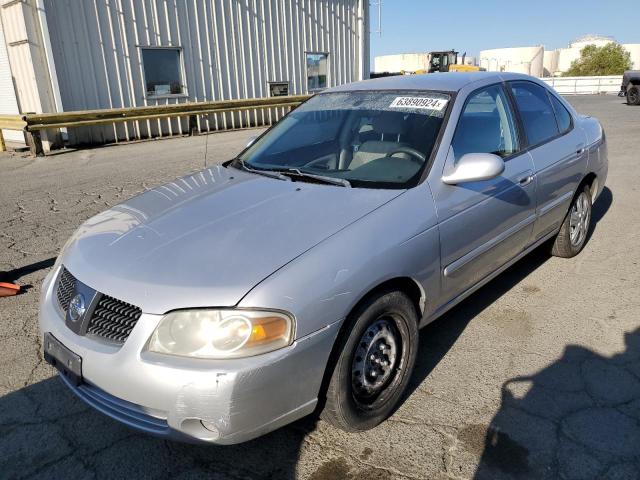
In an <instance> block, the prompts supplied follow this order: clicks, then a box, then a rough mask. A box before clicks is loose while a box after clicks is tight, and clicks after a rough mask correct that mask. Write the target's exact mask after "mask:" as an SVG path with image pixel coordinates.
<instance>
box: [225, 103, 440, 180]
mask: <svg viewBox="0 0 640 480" xmlns="http://www.w3.org/2000/svg"><path fill="white" fill-rule="evenodd" d="M449 99H450V97H449V95H446V94H443V93H438V92H426V91H420V92H413V91H411V92H408V91H403V92H366V91H358V92H338V93H324V94H320V95H316V96H314V97H312V98H311V99H310V100H309V101H307V102H305V103H304V104H302V105H301V106H300V107H298V108H297V109H296V110H294V111H293V112H291V113H290V114H289V115H287V116H286V117H285V118H284V119H282V120H281V121H280V122H279V123H278V124H277V125H275V126H274V127H273V128H272V129H271V130H269V131H268V132H267V133H266V134H265V135H263V136H262V137H261V138H260V139H258V140H257V141H256V142H255V143H254V144H253V145H251V147H249V148H248V149H247V150H245V151H244V152H243V153H242V154H241V155H240V156H239V157H238V158H237V159H236V160H235V162H234V163H232V165H233V166H235V167H237V168H245V169H247V170H248V169H251V170H253V171H260V170H270V171H278V172H281V173H283V174H285V175H287V176H290V178H292V179H293V180H296V181H312V182H316V183H332V184H336V185H339V184H342V185H350V186H352V187H365V188H409V187H411V186H414V185H415V184H417V183H418V182H419V180H420V176H421V173H422V171H423V170H424V168H425V167H426V164H427V162H428V160H429V157H430V155H431V151H432V150H433V147H434V144H435V142H436V138H437V136H438V132H439V131H440V128H441V126H442V123H443V119H444V114H445V111H446V107H447V104H448V102H449ZM327 177H329V178H327ZM323 179H324V180H333V179H339V180H340V181H339V182H336V181H333V182H328V181H323ZM344 180H346V182H345V181H344Z"/></svg>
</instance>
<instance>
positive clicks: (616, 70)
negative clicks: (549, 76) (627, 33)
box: [563, 42, 631, 77]
mask: <svg viewBox="0 0 640 480" xmlns="http://www.w3.org/2000/svg"><path fill="white" fill-rule="evenodd" d="M625 70H631V55H630V54H629V52H627V51H626V50H625V49H624V48H623V47H622V45H620V44H618V43H615V42H611V43H607V44H606V45H604V46H602V47H596V46H595V45H587V46H586V47H584V48H583V49H582V50H580V58H579V59H577V60H574V61H573V62H571V66H570V67H569V70H567V71H566V72H564V73H563V76H564V77H588V76H594V75H621V74H622V73H624V71H625Z"/></svg>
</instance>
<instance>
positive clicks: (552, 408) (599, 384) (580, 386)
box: [462, 328, 640, 480]
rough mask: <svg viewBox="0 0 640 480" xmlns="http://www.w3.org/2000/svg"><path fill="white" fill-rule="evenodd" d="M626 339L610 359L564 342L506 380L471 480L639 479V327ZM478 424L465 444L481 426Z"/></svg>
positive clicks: (465, 438) (463, 439) (469, 434)
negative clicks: (542, 364)
mask: <svg viewBox="0 0 640 480" xmlns="http://www.w3.org/2000/svg"><path fill="white" fill-rule="evenodd" d="M624 342H625V350H624V351H623V352H622V353H620V354H617V355H613V356H612V357H606V356H603V355H600V354H598V353H596V352H593V351H592V350H589V349H588V348H585V347H582V346H578V345H569V346H567V347H566V348H565V350H564V352H563V354H562V356H561V358H560V359H558V360H557V361H555V362H553V363H551V364H550V365H549V366H547V367H546V368H544V369H542V370H540V371H539V372H537V373H535V374H533V375H531V376H520V377H514V378H512V379H510V380H508V381H506V382H505V383H504V384H503V385H502V400H501V405H500V409H499V411H498V413H497V414H496V415H495V416H494V418H493V420H492V421H491V423H490V424H489V426H488V427H486V432H485V433H484V449H483V451H482V456H481V458H480V463H479V465H478V468H477V470H476V472H475V476H474V478H475V479H477V480H484V479H491V480H500V479H514V478H516V479H519V478H527V479H528V478H540V479H544V478H590V479H603V480H605V479H609V480H613V479H621V480H622V479H629V480H631V479H638V478H639V476H638V475H639V472H640V328H638V329H636V330H635V331H633V332H631V333H626V334H625V336H624ZM476 427H480V428H478V429H476V434H473V433H470V432H471V431H472V430H469V429H467V430H466V431H465V432H464V433H463V435H462V441H463V442H465V443H467V442H469V443H473V442H474V441H475V440H474V436H477V434H478V433H480V432H481V431H482V430H485V428H482V426H476ZM480 441H482V440H480ZM472 448H473V447H472Z"/></svg>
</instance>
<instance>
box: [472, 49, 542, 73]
mask: <svg viewBox="0 0 640 480" xmlns="http://www.w3.org/2000/svg"><path fill="white" fill-rule="evenodd" d="M543 60H544V47H542V46H541V45H539V46H535V47H513V48H495V49H492V50H482V51H481V52H480V66H481V67H484V68H486V69H487V71H489V72H516V73H526V74H527V75H533V76H535V77H541V76H542V74H543Z"/></svg>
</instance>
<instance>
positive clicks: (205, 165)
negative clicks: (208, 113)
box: [204, 131, 209, 168]
mask: <svg viewBox="0 0 640 480" xmlns="http://www.w3.org/2000/svg"><path fill="white" fill-rule="evenodd" d="M208 150H209V132H208V131H207V133H205V140H204V168H207V151H208Z"/></svg>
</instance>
